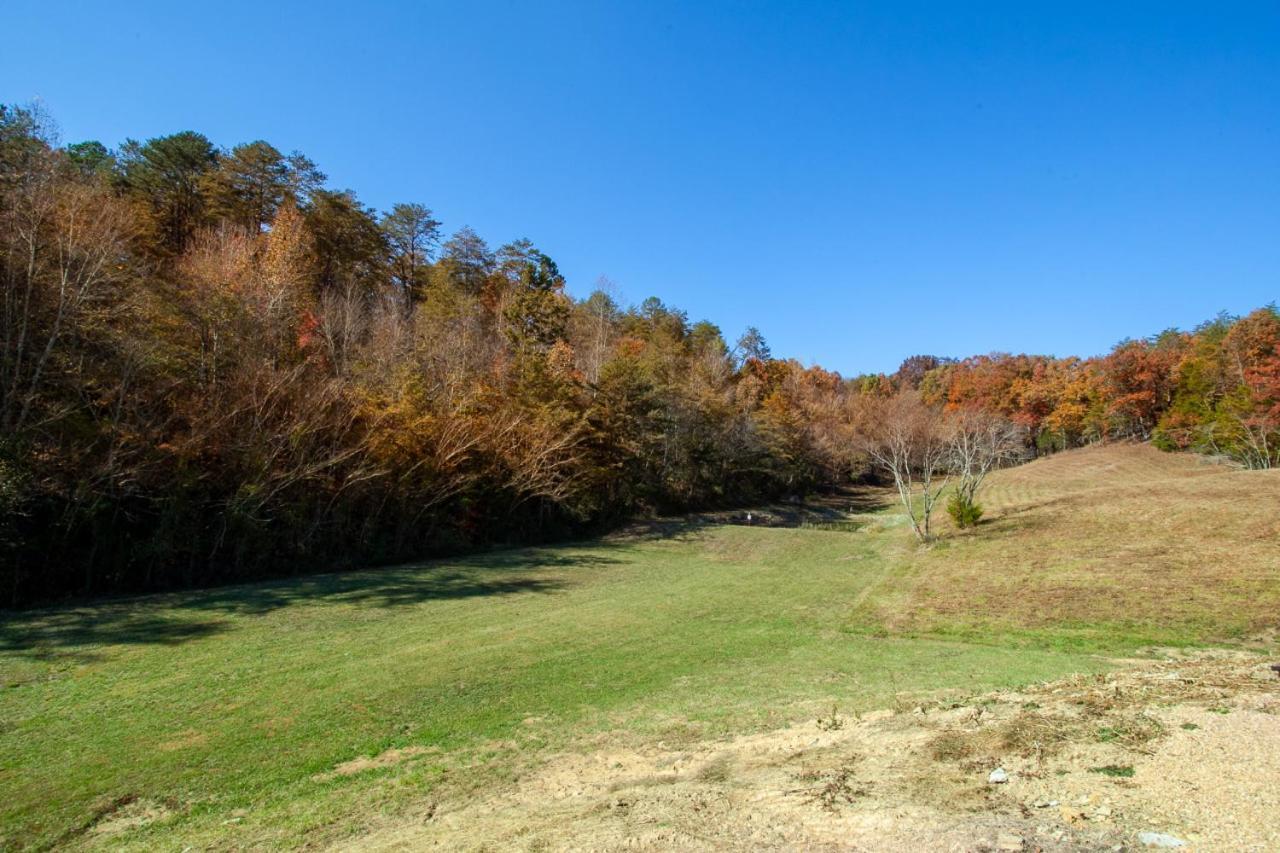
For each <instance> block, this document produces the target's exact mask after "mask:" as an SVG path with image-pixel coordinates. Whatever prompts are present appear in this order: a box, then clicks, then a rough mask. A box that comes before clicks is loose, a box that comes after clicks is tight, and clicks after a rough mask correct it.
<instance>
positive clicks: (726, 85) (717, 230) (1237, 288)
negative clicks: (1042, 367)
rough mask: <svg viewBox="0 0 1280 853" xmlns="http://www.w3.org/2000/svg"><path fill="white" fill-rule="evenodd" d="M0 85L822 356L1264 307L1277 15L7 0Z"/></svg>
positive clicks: (1145, 330) (900, 352)
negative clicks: (316, 176)
mask: <svg viewBox="0 0 1280 853" xmlns="http://www.w3.org/2000/svg"><path fill="white" fill-rule="evenodd" d="M0 27H3V29H4V30H6V31H7V35H6V37H5V39H4V48H3V50H0V101H6V102H14V101H18V102H23V101H29V100H31V99H33V98H39V99H41V100H42V101H43V103H44V105H45V106H46V108H47V109H48V110H49V111H50V112H51V113H52V114H53V115H54V116H55V117H56V118H57V119H58V121H59V122H60V124H61V126H62V129H63V136H64V139H65V140H66V141H68V142H74V141H79V140H82V139H89V138H93V139H100V140H102V141H103V142H105V143H107V144H108V145H111V146H114V145H116V144H118V143H119V142H120V141H122V140H123V139H125V138H126V137H130V136H132V137H135V138H146V137H149V136H155V135H159V134H164V133H171V132H174V131H178V130H185V129H193V130H199V131H201V132H204V133H206V134H207V135H208V136H210V137H211V138H212V139H213V140H214V141H215V142H217V143H219V144H222V145H231V144H234V143H237V142H243V141H249V140H253V139H258V138H262V139H266V140H268V141H270V142H272V143H273V144H275V145H276V146H277V147H279V148H281V149H284V150H291V149H300V150H302V151H303V152H305V153H307V154H308V155H309V156H311V157H312V159H314V160H315V161H317V163H319V165H320V166H321V167H322V168H323V169H324V170H325V171H326V172H327V173H328V174H329V176H330V178H331V182H332V183H333V184H334V185H337V186H339V187H350V188H352V189H355V190H356V191H357V192H358V193H359V195H360V196H361V198H362V199H363V200H364V201H365V202H366V203H368V204H371V205H374V206H376V207H379V208H386V207H389V206H390V205H391V204H392V203H394V202H397V201H419V202H422V203H425V204H427V205H428V206H430V207H432V208H433V209H434V210H435V211H436V213H437V215H438V217H439V218H441V219H442V220H443V221H444V223H445V226H446V228H447V229H449V230H452V229H455V228H457V227H459V226H461V225H464V224H469V225H471V226H473V227H474V228H476V230H478V231H479V232H480V233H481V234H482V235H483V236H484V237H485V238H486V239H488V240H489V241H490V242H491V243H492V244H493V245H495V246H496V245H497V244H499V243H502V242H505V241H506V240H509V239H513V238H516V237H523V236H527V237H529V238H530V239H532V240H533V241H534V242H535V243H536V244H538V246H539V247H541V248H542V249H543V250H544V251H546V252H548V253H549V254H550V255H552V257H554V258H555V259H556V260H557V261H558V262H559V264H560V266H561V269H562V270H563V271H564V272H565V274H566V276H567V277H568V279H569V283H570V290H571V291H572V292H574V293H575V294H577V295H585V294H586V293H587V292H588V291H589V290H590V289H591V287H592V285H593V283H594V282H595V281H596V279H597V278H598V277H599V276H601V275H605V276H608V277H609V278H610V279H612V280H613V281H614V282H615V283H616V285H617V286H618V288H619V289H620V291H621V293H622V294H623V295H624V296H625V297H626V298H627V299H628V300H630V301H637V302H638V301H639V300H641V299H643V298H644V297H646V296H650V295H656V296H658V297H659V298H661V299H662V300H664V301H665V302H668V303H670V304H674V305H676V306H679V307H681V308H684V309H686V310H687V311H688V312H689V314H690V317H691V319H694V320H697V319H701V318H707V319H711V320H713V321H715V322H717V323H718V324H720V325H721V327H722V328H723V329H724V331H725V333H726V336H729V337H734V336H736V335H737V334H739V333H740V332H741V331H742V330H743V329H744V328H745V327H746V326H747V325H750V324H754V325H758V326H759V327H760V328H761V330H762V331H763V332H764V333H765V336H766V337H767V338H768V340H769V342H770V343H771V345H772V347H773V350H774V353H775V354H776V355H785V356H792V357H796V358H799V359H800V360H802V361H804V362H817V363H820V364H822V365H824V366H826V367H829V368H832V369H837V370H840V371H841V372H842V373H845V374H854V373H859V372H863V371H874V370H892V369H893V368H894V367H895V366H896V364H897V363H898V362H899V361H900V360H901V359H902V358H903V357H904V356H907V355H910V354H912V353H917V352H930V353H937V354H943V355H968V354H973V353H979V352H989V351H1014V352H1021V351H1027V352H1046V353H1052V354H1058V355H1065V354H1093V353H1097V352H1102V351H1105V350H1106V349H1108V348H1109V347H1110V346H1111V345H1112V344H1113V343H1115V342H1116V341H1117V340H1119V339H1121V338H1123V337H1126V336H1140V335H1144V334H1150V333H1154V332H1157V331H1159V330H1160V329H1161V328H1164V327H1166V326H1171V325H1177V326H1183V327H1186V326H1191V325H1194V324H1195V323H1197V322H1199V321H1201V320H1204V319H1207V318H1208V317H1210V316H1212V315H1213V314H1215V313H1216V312H1218V311H1219V310H1224V309H1225V310H1228V311H1232V312H1236V313H1240V312H1244V311H1247V310H1249V309H1251V308H1254V307H1257V306H1259V305H1262V304H1264V303H1267V302H1271V301H1273V300H1276V299H1280V3H1276V2H1263V3H1253V4H1249V3H1239V4H1234V3H1204V2H1200V3H1185V4H1183V3H1176V2H1162V3H1130V2H1125V3H1103V4H1097V5H1092V4H1088V3H1083V2H1077V3H1069V4H1068V3H1059V4H1049V3H1027V2H1019V3H1008V4H998V3H908V2H887V3H830V4H827V3H781V2H777V3H740V2H726V3H710V2H686V3H665V2H642V3H641V2H637V3H627V4H622V3H604V2H584V3H554V2H530V3H512V2H467V3H457V2H454V3H439V4H437V3H411V2H398V3H391V2H386V3H378V2H368V3H364V2H362V3H332V4H325V3H297V4H286V3H274V2H273V3H264V2H257V3H252V4H248V3H236V2H225V3H218V4H213V5H210V4H191V3H173V2H167V3H163V4H160V3H155V4H151V3H118V4H106V3H101V2H94V3H76V2H60V3H52V2H48V0H43V2H26V1H25V0H7V2H5V3H4V5H3V7H0Z"/></svg>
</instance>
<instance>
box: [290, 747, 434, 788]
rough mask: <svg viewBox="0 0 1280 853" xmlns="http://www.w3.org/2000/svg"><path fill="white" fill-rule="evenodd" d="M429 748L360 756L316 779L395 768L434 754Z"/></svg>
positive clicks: (403, 748) (399, 749) (402, 748)
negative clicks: (416, 758)
mask: <svg viewBox="0 0 1280 853" xmlns="http://www.w3.org/2000/svg"><path fill="white" fill-rule="evenodd" d="M434 751H435V750H433V749H432V748H430V747H425V746H406V747H400V748H398V749H388V750H385V751H384V752H381V753H379V754H377V755H374V756H366V755H362V756H360V757H359V758H353V759H351V760H350V761H344V762H342V763H341V764H338V765H335V766H334V768H333V769H332V770H330V771H329V772H328V773H322V774H320V775H319V776H318V777H316V778H317V779H319V780H326V779H333V778H335V777H338V776H354V775H355V774H357V773H364V772H365V771H367V770H381V769H383V768H386V767H395V766H396V765H397V764H401V763H403V762H405V761H408V760H409V759H411V758H415V757H417V756H419V755H427V754H429V753H431V752H434Z"/></svg>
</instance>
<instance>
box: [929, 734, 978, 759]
mask: <svg viewBox="0 0 1280 853" xmlns="http://www.w3.org/2000/svg"><path fill="white" fill-rule="evenodd" d="M972 754H973V744H972V743H970V739H969V738H968V737H967V736H966V735H965V734H964V733H963V732H943V733H942V734H940V735H938V736H937V737H936V738H934V739H933V740H932V741H931V742H930V743H929V755H930V757H931V758H933V760H934V761H960V760H962V759H965V758H968V757H969V756H970V755H972Z"/></svg>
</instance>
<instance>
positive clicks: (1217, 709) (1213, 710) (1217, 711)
mask: <svg viewBox="0 0 1280 853" xmlns="http://www.w3.org/2000/svg"><path fill="white" fill-rule="evenodd" d="M1208 711H1209V713H1210V714H1230V713H1231V709H1230V708H1228V707H1226V706H1225V705H1219V706H1217V707H1215V708H1209V709H1208Z"/></svg>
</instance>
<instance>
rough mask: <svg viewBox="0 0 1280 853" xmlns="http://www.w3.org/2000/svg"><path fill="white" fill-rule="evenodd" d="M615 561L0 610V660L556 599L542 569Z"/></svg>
mask: <svg viewBox="0 0 1280 853" xmlns="http://www.w3.org/2000/svg"><path fill="white" fill-rule="evenodd" d="M595 550H599V549H598V547H597V548H596V549H595ZM621 562H623V561H621V560H619V559H617V558H614V557H610V556H607V555H604V554H598V553H592V554H580V553H562V552H560V551H558V550H555V549H546V548H541V549H527V548H526V549H520V550H514V551H499V552H491V553H487V554H482V555H472V556H468V557H465V558H462V559H459V560H448V561H444V560H440V561H432V562H429V563H420V564H414V565H408V566H397V567H392V568H383V569H368V570H362V571H354V572H343V573H336V574H323V575H308V576H305V577H294V578H286V579H281V580H271V581H261V582H256V583H250V584H242V585H237V586H228V587H221V588H214V589H208V590H200V591H193V592H181V593H167V594H160V595H151V596H146V597H141V598H131V599H117V600H108V601H103V602H99V603H93V604H85V605H80V606H67V607H62V608H52V609H46V610H37V611H29V612H13V611H0V654H3V653H10V654H17V655H19V656H22V657H27V658H33V659H37V660H46V661H53V660H65V661H69V662H83V663H87V662H91V661H93V660H97V659H99V658H100V655H99V654H98V653H97V652H96V651H95V647H98V646H110V645H125V646H128V645H170V646H172V645H178V644H181V643H185V642H189V641H192V640H198V639H201V638H202V637H208V636H212V635H214V634H219V633H222V632H224V631H227V630H229V629H230V628H231V627H232V625H233V622H232V619H231V618H230V617H235V616H254V615H261V614H265V613H269V612H271V611H274V610H279V609H281V608H285V607H290V606H293V605H296V604H320V605H325V604H361V605H367V606H369V607H374V608H397V607H404V606H411V605H416V604H421V603H424V602H429V601H447V600H452V599H464V598H476V597H482V596H504V595H515V594H520V593H542V594H546V593H554V592H558V591H561V590H564V589H567V588H569V587H570V586H571V579H570V577H568V576H565V575H564V574H563V573H556V574H554V575H553V576H548V574H549V571H548V570H556V569H561V570H563V569H572V568H585V567H592V566H602V565H609V564H614V563H621Z"/></svg>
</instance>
